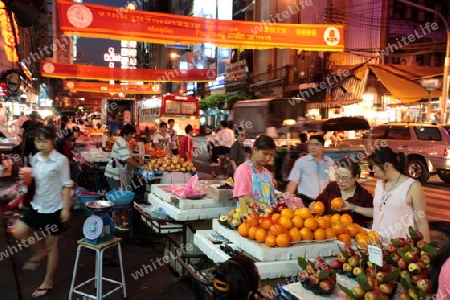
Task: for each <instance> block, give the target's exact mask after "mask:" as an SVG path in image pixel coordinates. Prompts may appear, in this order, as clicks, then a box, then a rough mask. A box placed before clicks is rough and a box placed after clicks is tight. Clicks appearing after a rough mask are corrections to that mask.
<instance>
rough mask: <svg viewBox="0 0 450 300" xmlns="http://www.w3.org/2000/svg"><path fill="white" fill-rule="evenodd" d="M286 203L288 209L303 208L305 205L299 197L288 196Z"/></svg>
mask: <svg viewBox="0 0 450 300" xmlns="http://www.w3.org/2000/svg"><path fill="white" fill-rule="evenodd" d="M286 205H287V207H289V208H290V209H297V208H303V207H305V205H304V204H303V200H302V199H301V198H299V197H290V198H289V199H287V200H286Z"/></svg>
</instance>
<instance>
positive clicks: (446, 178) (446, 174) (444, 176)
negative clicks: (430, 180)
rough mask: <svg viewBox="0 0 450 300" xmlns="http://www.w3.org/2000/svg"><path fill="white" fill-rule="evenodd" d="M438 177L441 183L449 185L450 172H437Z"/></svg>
mask: <svg viewBox="0 0 450 300" xmlns="http://www.w3.org/2000/svg"><path fill="white" fill-rule="evenodd" d="M438 176H439V178H440V179H441V180H442V181H443V182H445V183H450V171H446V170H439V171H438Z"/></svg>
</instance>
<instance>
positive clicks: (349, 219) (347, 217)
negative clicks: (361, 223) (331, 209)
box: [339, 214, 353, 227]
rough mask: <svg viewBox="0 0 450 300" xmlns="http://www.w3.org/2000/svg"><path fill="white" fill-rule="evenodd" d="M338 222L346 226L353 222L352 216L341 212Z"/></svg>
mask: <svg viewBox="0 0 450 300" xmlns="http://www.w3.org/2000/svg"><path fill="white" fill-rule="evenodd" d="M339 223H341V224H342V226H344V227H347V226H348V225H350V224H352V223H353V218H352V216H350V215H349V214H343V215H342V216H341V217H340V219H339Z"/></svg>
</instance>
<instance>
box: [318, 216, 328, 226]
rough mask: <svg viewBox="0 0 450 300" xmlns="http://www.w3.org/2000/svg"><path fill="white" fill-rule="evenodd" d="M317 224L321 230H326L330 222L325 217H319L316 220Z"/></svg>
mask: <svg viewBox="0 0 450 300" xmlns="http://www.w3.org/2000/svg"><path fill="white" fill-rule="evenodd" d="M317 222H318V223H319V227H320V228H322V229H327V228H330V227H331V221H329V220H328V219H327V218H325V217H319V218H318V219H317Z"/></svg>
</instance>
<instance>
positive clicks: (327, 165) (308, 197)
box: [286, 135, 335, 207]
mask: <svg viewBox="0 0 450 300" xmlns="http://www.w3.org/2000/svg"><path fill="white" fill-rule="evenodd" d="M324 143H325V140H324V138H323V136H321V135H312V136H311V137H310V139H309V143H308V152H309V154H308V155H305V156H302V157H300V158H299V159H297V161H296V162H295V164H294V167H293V168H292V170H291V173H290V174H289V178H288V180H289V183H288V185H287V187H286V192H288V193H290V194H292V195H293V194H296V195H298V196H299V197H300V198H302V200H303V203H304V204H305V206H306V207H308V205H309V203H310V202H311V201H313V200H315V199H316V198H317V196H319V194H320V193H321V192H322V191H323V189H324V188H325V187H326V186H327V184H328V183H329V182H330V174H329V172H330V169H331V168H333V167H334V165H335V163H334V161H333V160H332V159H331V158H330V157H328V156H325V155H323V153H324ZM296 192H297V193H296Z"/></svg>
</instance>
